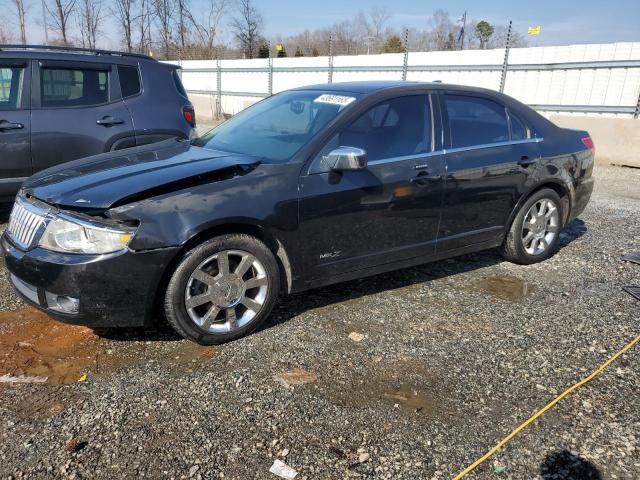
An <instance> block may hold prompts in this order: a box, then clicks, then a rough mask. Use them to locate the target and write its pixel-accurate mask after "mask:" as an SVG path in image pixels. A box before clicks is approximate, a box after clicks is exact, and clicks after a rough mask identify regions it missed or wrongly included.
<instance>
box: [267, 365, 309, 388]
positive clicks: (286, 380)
mask: <svg viewBox="0 0 640 480" xmlns="http://www.w3.org/2000/svg"><path fill="white" fill-rule="evenodd" d="M276 380H278V381H279V382H280V383H282V384H284V385H285V386H287V387H290V386H296V385H304V384H305V383H313V382H315V381H316V380H318V375H316V374H315V373H314V372H307V371H306V370H303V369H301V368H294V369H293V370H289V371H288V372H283V373H280V374H278V375H276Z"/></svg>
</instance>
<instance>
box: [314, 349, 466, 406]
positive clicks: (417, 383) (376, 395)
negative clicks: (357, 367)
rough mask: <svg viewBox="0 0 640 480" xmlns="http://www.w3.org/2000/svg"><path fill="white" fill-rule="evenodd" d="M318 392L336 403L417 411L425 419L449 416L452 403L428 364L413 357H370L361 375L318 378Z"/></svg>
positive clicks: (441, 382) (444, 387)
mask: <svg viewBox="0 0 640 480" xmlns="http://www.w3.org/2000/svg"><path fill="white" fill-rule="evenodd" d="M319 383H320V384H319V387H320V390H319V392H318V393H320V394H322V395H324V396H326V397H327V398H328V399H329V400H330V401H332V402H334V403H336V404H337V405H341V406H347V407H354V408H369V407H374V406H378V407H382V408H384V409H395V408H397V409H399V411H402V412H405V413H410V414H412V415H415V414H419V415H421V416H424V417H425V418H433V417H449V416H451V415H452V414H453V413H454V410H455V408H454V406H452V405H451V402H449V401H448V400H447V395H446V392H447V391H448V388H447V387H446V385H444V384H443V380H442V379H441V378H440V377H439V375H436V374H435V372H434V371H432V370H431V369H430V368H429V366H428V365H426V364H424V363H423V362H421V361H419V360H416V359H409V358H400V359H396V360H394V361H390V362H387V361H381V362H377V361H375V360H374V362H373V364H372V365H370V368H369V369H368V372H367V375H366V376H365V377H362V378H358V377H357V376H355V377H354V376H353V375H349V376H348V378H339V376H336V377H334V378H331V381H330V382H327V381H326V379H322V380H321V381H319Z"/></svg>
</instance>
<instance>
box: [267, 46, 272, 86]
mask: <svg viewBox="0 0 640 480" xmlns="http://www.w3.org/2000/svg"><path fill="white" fill-rule="evenodd" d="M267 46H268V47H269V89H268V90H267V91H268V92H269V96H271V95H273V57H272V56H271V42H267Z"/></svg>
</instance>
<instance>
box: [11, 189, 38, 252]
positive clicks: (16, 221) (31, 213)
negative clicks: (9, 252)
mask: <svg viewBox="0 0 640 480" xmlns="http://www.w3.org/2000/svg"><path fill="white" fill-rule="evenodd" d="M46 213H47V212H46V211H45V210H42V209H40V208H38V207H36V206H34V205H32V204H29V203H26V202H25V201H24V200H22V199H20V198H17V199H16V202H15V203H14V204H13V210H12V211H11V217H10V218H9V225H8V226H7V232H8V233H9V236H10V237H11V240H13V241H14V242H15V243H16V244H17V245H18V246H19V247H21V248H25V249H26V248H29V247H30V246H31V244H32V242H33V240H34V238H35V236H36V234H37V233H38V230H39V229H40V227H41V226H42V225H43V224H44V222H45V220H46Z"/></svg>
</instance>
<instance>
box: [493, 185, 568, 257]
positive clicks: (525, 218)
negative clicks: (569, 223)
mask: <svg viewBox="0 0 640 480" xmlns="http://www.w3.org/2000/svg"><path fill="white" fill-rule="evenodd" d="M563 213H564V212H563V211H562V202H561V200H560V197H559V196H558V194H557V193H556V192H555V191H554V190H551V189H543V190H540V191H538V192H536V193H534V194H533V195H532V196H531V197H530V198H528V199H527V201H526V202H525V203H524V204H523V205H522V207H521V208H520V211H519V212H518V214H517V215H516V218H515V219H514V220H513V223H512V224H511V228H510V229H509V232H508V233H507V237H506V238H505V241H504V244H503V245H502V248H501V253H502V256H503V257H505V258H506V259H507V260H510V261H512V262H515V263H520V264H525V265H527V264H532V263H537V262H541V261H543V260H546V259H547V258H549V257H550V256H551V255H553V254H554V253H555V251H556V250H557V248H558V244H559V241H560V229H561V228H562V219H563V218H564V215H563Z"/></svg>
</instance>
